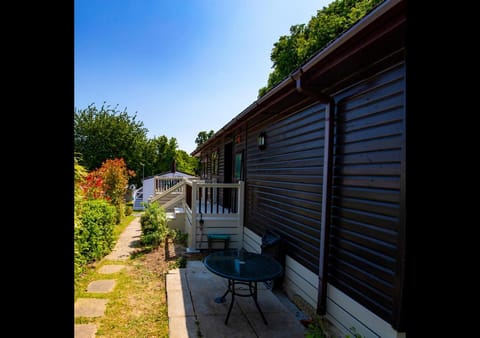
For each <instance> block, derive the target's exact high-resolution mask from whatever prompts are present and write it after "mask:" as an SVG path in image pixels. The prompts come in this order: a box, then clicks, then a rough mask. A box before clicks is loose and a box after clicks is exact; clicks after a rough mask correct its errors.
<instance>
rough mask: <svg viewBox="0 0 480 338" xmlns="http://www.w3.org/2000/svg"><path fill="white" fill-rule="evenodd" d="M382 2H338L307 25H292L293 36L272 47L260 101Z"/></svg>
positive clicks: (371, 0)
mask: <svg viewBox="0 0 480 338" xmlns="http://www.w3.org/2000/svg"><path fill="white" fill-rule="evenodd" d="M381 2H383V0H335V1H333V2H332V3H330V4H329V5H328V6H326V7H323V8H322V9H321V10H318V11H317V14H316V15H315V16H313V17H312V18H311V19H310V21H309V22H308V23H307V24H298V25H293V26H291V27H290V35H283V36H281V37H280V38H279V39H278V41H277V42H275V43H274V44H273V48H272V52H271V55H270V60H271V61H272V62H273V65H272V68H273V71H272V72H271V73H270V74H269V76H268V82H267V85H266V86H265V87H262V88H260V89H259V90H258V98H260V97H262V96H263V95H265V94H266V93H267V92H268V91H269V90H270V89H272V88H273V87H275V86H276V85H277V84H279V83H280V82H281V81H282V80H283V79H284V78H286V77H287V76H288V75H290V73H292V72H293V71H294V70H295V69H297V68H298V67H300V66H301V65H302V64H304V63H305V62H306V61H307V60H308V59H309V58H310V57H312V56H313V55H314V54H315V53H317V52H318V51H319V50H321V49H322V48H323V47H325V46H326V45H328V44H329V43H330V42H331V41H332V40H334V39H335V38H336V37H337V36H338V35H340V34H341V33H342V32H343V31H345V30H347V29H348V28H349V27H351V26H352V25H353V24H354V23H355V22H356V21H358V20H359V19H361V18H362V17H363V16H365V14H367V13H368V12H369V11H370V10H372V9H373V8H374V7H375V6H377V5H378V4H379V3H381Z"/></svg>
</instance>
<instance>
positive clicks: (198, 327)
mask: <svg viewBox="0 0 480 338" xmlns="http://www.w3.org/2000/svg"><path fill="white" fill-rule="evenodd" d="M166 278H167V280H166V288H167V302H168V320H169V331H170V332H169V337H170V338H187V337H188V338H193V337H206V338H214V337H215V338H217V337H229V338H230V337H242V338H250V337H264V338H266V337H275V338H277V337H288V338H295V337H304V336H305V328H304V327H303V325H302V324H301V323H300V321H299V320H298V319H297V318H296V317H295V314H294V313H293V312H292V311H291V310H289V309H288V308H287V307H286V306H285V305H284V304H283V303H282V302H281V301H280V299H279V298H278V297H277V296H276V295H275V294H274V293H273V292H272V291H270V290H268V289H267V288H266V287H265V286H264V284H263V283H258V302H259V304H260V307H261V308H262V311H263V313H264V315H265V317H266V319H267V321H268V325H265V324H264V323H263V320H262V317H261V315H260V313H259V312H258V310H257V308H256V307H255V303H254V301H253V299H252V298H251V297H236V298H235V303H234V306H233V309H232V312H231V315H230V319H229V321H228V325H225V323H224V321H225V317H226V314H227V312H228V307H229V305H230V301H231V295H228V296H227V301H226V302H225V303H222V304H218V303H215V300H214V299H215V297H217V296H221V295H222V294H223V293H224V292H225V290H226V289H227V280H226V279H224V278H221V277H219V276H216V275H214V274H212V273H211V272H209V271H208V270H207V269H206V268H205V266H204V265H203V262H201V261H188V262H187V267H186V268H185V269H175V270H171V271H169V273H168V274H167V276H166Z"/></svg>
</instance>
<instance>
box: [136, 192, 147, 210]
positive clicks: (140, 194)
mask: <svg viewBox="0 0 480 338" xmlns="http://www.w3.org/2000/svg"><path fill="white" fill-rule="evenodd" d="M133 196H134V197H133V210H134V211H139V210H145V208H144V206H143V205H142V202H143V187H141V188H138V189H137V190H135V192H134V194H133Z"/></svg>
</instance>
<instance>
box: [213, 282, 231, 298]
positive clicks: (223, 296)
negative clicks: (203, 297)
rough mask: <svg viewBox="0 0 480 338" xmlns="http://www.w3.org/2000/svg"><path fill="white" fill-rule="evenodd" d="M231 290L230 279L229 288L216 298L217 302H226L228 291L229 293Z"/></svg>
mask: <svg viewBox="0 0 480 338" xmlns="http://www.w3.org/2000/svg"><path fill="white" fill-rule="evenodd" d="M229 292H230V280H229V281H228V289H227V291H225V293H224V294H223V295H222V296H220V297H217V298H215V303H218V304H221V303H225V296H226V295H227V293H229Z"/></svg>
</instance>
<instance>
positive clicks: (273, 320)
mask: <svg viewBox="0 0 480 338" xmlns="http://www.w3.org/2000/svg"><path fill="white" fill-rule="evenodd" d="M263 314H264V315H265V319H266V320H267V323H268V324H267V325H265V323H264V322H263V319H262V316H261V315H260V313H259V312H258V311H257V312H251V313H247V314H246V316H247V318H248V322H249V323H250V325H252V327H253V330H254V331H255V332H256V333H257V335H258V337H259V338H271V337H275V338H304V337H305V327H304V326H303V325H302V324H301V323H300V322H299V321H298V320H297V319H296V318H295V316H293V315H292V314H291V313H288V312H273V313H272V312H270V313H265V312H264V313H263ZM229 324H230V322H229Z"/></svg>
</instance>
